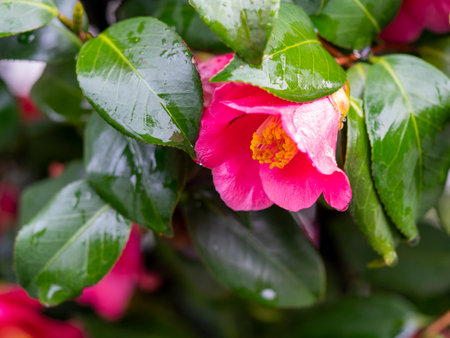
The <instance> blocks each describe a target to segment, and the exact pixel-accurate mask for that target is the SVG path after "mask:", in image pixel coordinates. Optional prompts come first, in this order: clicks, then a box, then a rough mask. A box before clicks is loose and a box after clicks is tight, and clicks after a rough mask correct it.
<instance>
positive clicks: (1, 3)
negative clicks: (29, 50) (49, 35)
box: [0, 0, 58, 37]
mask: <svg viewBox="0 0 450 338" xmlns="http://www.w3.org/2000/svg"><path fill="white" fill-rule="evenodd" d="M57 15H58V9H57V8H56V6H55V4H54V3H53V1H52V0H0V37H2V36H7V35H13V34H17V33H22V32H26V31H30V30H33V29H36V28H39V27H41V26H44V25H45V24H47V23H49V22H50V21H51V20H52V19H53V18H54V17H56V16H57Z"/></svg>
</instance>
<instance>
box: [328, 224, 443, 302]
mask: <svg viewBox="0 0 450 338" xmlns="http://www.w3.org/2000/svg"><path fill="white" fill-rule="evenodd" d="M419 229H420V237H421V240H420V242H419V243H418V244H417V245H411V244H409V243H400V244H399V245H398V247H397V254H398V263H397V264H396V265H395V266H393V267H382V268H378V269H371V268H367V262H369V261H370V260H372V259H374V258H375V254H374V253H373V251H371V250H369V249H368V247H367V245H366V244H365V243H364V242H365V240H364V239H363V238H362V236H361V234H360V233H359V232H357V231H355V229H354V227H353V226H352V225H351V222H348V221H344V222H342V223H336V224H334V225H333V227H332V230H333V234H332V235H333V236H332V238H333V239H334V240H335V241H336V242H337V245H336V243H335V245H336V246H337V247H338V251H339V256H340V257H342V258H344V261H343V262H341V264H343V265H344V266H347V267H348V268H349V270H350V271H352V275H355V276H356V283H358V284H359V285H360V283H361V281H362V280H363V279H365V280H367V282H368V283H370V284H371V285H372V286H373V287H376V288H377V289H379V290H383V291H389V292H396V293H400V294H403V295H405V296H407V297H409V298H411V299H414V301H415V303H418V300H420V299H427V300H432V299H433V298H434V299H436V298H439V299H444V297H447V298H448V296H450V295H449V293H448V290H450V238H449V237H448V236H447V235H446V234H445V233H444V232H443V231H442V230H440V229H437V228H436V227H435V226H434V225H430V224H426V223H420V224H419ZM355 253H358V254H355ZM448 304H449V303H448V302H447V303H446V304H445V303H444V308H443V309H442V311H446V310H448ZM430 305H431V307H432V308H433V304H430ZM436 305H437V304H436Z"/></svg>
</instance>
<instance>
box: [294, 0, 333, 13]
mask: <svg viewBox="0 0 450 338" xmlns="http://www.w3.org/2000/svg"><path fill="white" fill-rule="evenodd" d="M293 1H294V3H295V4H297V5H298V6H300V7H301V8H303V10H304V11H305V12H306V13H307V14H308V15H318V14H320V12H322V10H323V8H324V6H325V5H326V4H327V2H328V1H330V0H293Z"/></svg>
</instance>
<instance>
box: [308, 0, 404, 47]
mask: <svg viewBox="0 0 450 338" xmlns="http://www.w3.org/2000/svg"><path fill="white" fill-rule="evenodd" d="M400 4H401V0H381V1H380V0H329V1H328V2H327V4H326V5H325V7H324V8H323V10H322V11H321V12H320V14H319V15H318V16H315V17H312V20H313V22H314V25H315V26H316V28H317V29H318V30H319V34H320V35H321V36H322V37H323V38H324V39H326V40H328V41H330V42H332V43H334V44H336V45H338V46H340V47H344V48H349V49H361V48H364V47H366V46H370V45H371V43H372V39H373V38H374V36H375V35H377V34H378V33H380V32H381V31H382V29H383V28H384V27H386V26H387V25H388V24H389V23H390V22H391V21H392V20H393V19H394V17H395V15H396V14H397V12H398V10H399V8H400Z"/></svg>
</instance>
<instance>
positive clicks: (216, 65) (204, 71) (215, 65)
mask: <svg viewBox="0 0 450 338" xmlns="http://www.w3.org/2000/svg"><path fill="white" fill-rule="evenodd" d="M232 58H233V54H225V55H220V56H218V57H215V58H211V59H210V61H209V62H200V63H199V65H198V70H199V72H200V79H201V80H202V86H203V105H204V106H205V107H207V106H209V104H210V103H211V101H212V99H213V97H214V90H215V89H216V88H217V87H220V86H221V85H222V84H221V83H212V82H209V79H210V78H211V77H212V76H213V75H215V74H216V73H217V72H218V71H219V70H221V69H223V68H224V67H225V66H226V65H227V64H228V63H229V62H230V61H231V59H232Z"/></svg>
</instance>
